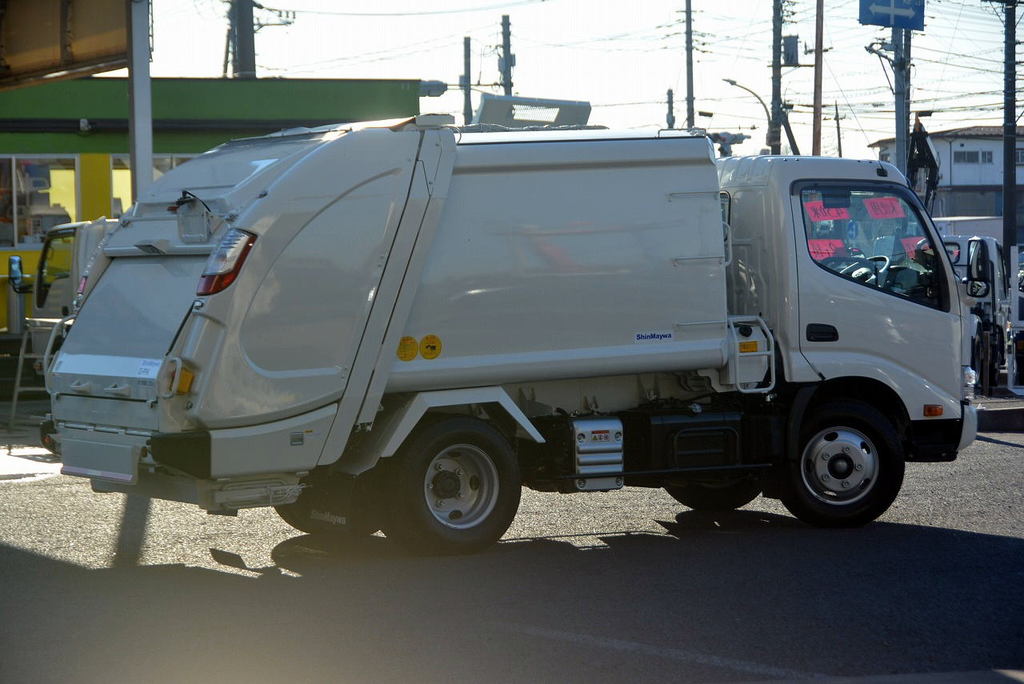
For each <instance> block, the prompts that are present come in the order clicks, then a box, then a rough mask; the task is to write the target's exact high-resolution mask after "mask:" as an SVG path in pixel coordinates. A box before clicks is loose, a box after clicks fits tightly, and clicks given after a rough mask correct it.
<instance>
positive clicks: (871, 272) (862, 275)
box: [839, 254, 890, 283]
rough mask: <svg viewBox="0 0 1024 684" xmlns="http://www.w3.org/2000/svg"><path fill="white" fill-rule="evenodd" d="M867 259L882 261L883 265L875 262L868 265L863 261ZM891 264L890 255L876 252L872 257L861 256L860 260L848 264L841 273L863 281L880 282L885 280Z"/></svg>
mask: <svg viewBox="0 0 1024 684" xmlns="http://www.w3.org/2000/svg"><path fill="white" fill-rule="evenodd" d="M865 261H871V262H880V263H881V266H877V265H876V264H874V263H872V264H871V265H870V266H867V265H865V264H864V263H863V262H865ZM889 264H890V261H889V257H887V256H885V255H884V254H876V255H875V256H871V257H860V260H859V261H856V262H854V263H852V264H850V265H849V266H846V267H845V268H843V269H842V270H840V271H839V273H841V274H842V275H847V276H850V277H851V278H853V279H854V280H856V281H858V282H861V283H878V282H883V281H884V277H885V275H886V274H887V273H888V272H889Z"/></svg>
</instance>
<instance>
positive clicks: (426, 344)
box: [420, 335, 441, 359]
mask: <svg viewBox="0 0 1024 684" xmlns="http://www.w3.org/2000/svg"><path fill="white" fill-rule="evenodd" d="M440 355H441V338H440V337H438V336H437V335H424V336H423V339H421V340H420V356H422V357H423V358H425V359H436V358H437V357H438V356H440Z"/></svg>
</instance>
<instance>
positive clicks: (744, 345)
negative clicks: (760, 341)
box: [740, 341, 757, 354]
mask: <svg viewBox="0 0 1024 684" xmlns="http://www.w3.org/2000/svg"><path fill="white" fill-rule="evenodd" d="M756 351H757V342H756V341H750V342H740V353H741V354H749V353H751V352H756Z"/></svg>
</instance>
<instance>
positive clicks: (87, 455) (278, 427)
mask: <svg viewBox="0 0 1024 684" xmlns="http://www.w3.org/2000/svg"><path fill="white" fill-rule="evenodd" d="M336 412H337V405H336V404H332V405H330V406H326V407H323V408H321V409H318V410H316V411H311V412H310V413H306V414H303V415H301V416H295V417H293V418H289V419H286V420H281V421H275V422H273V423H266V424H263V425H256V426H250V427H244V428H232V429H227V430H209V431H195V432H184V433H161V432H147V431H143V430H136V431H132V430H125V429H123V428H110V427H104V426H89V425H77V424H75V425H69V424H60V422H59V421H58V424H57V431H58V438H59V441H60V444H61V452H62V460H63V462H64V467H63V469H62V471H61V472H63V473H64V474H66V475H75V476H79V477H87V478H90V479H91V480H92V482H93V489H95V490H96V491H108V492H109V491H120V492H128V493H134V494H140V495H143V496H149V497H152V498H158V499H168V500H172V501H184V502H187V503H195V504H198V505H200V506H202V507H203V508H205V509H207V510H211V511H219V510H230V509H237V508H247V507H252V506H271V505H280V504H284V503H291V502H292V501H294V500H295V498H296V497H297V496H298V494H299V491H301V486H300V485H299V480H300V478H301V477H302V476H304V475H305V474H307V473H308V472H309V471H310V470H312V469H313V468H315V467H316V465H317V462H318V461H319V459H320V455H321V452H322V451H323V447H324V443H325V442H326V440H327V435H328V433H329V431H330V428H331V425H332V423H333V421H334V416H335V413H336Z"/></svg>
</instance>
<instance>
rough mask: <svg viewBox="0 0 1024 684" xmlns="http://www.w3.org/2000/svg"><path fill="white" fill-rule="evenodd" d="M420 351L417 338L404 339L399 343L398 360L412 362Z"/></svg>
mask: <svg viewBox="0 0 1024 684" xmlns="http://www.w3.org/2000/svg"><path fill="white" fill-rule="evenodd" d="M419 350H420V346H419V344H418V343H417V342H416V338H415V337H403V338H402V339H400V340H399V341H398V358H399V359H401V360H402V361H412V360H413V359H415V358H416V354H417V353H418V352H419Z"/></svg>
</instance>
